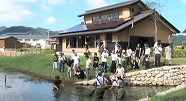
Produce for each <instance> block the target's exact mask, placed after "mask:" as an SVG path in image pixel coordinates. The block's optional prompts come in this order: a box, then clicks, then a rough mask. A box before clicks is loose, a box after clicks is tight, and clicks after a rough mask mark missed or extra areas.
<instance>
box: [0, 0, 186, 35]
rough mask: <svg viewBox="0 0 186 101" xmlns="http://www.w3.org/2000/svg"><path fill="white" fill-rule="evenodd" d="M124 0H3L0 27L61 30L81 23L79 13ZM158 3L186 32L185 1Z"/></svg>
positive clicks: (174, 23)
mask: <svg viewBox="0 0 186 101" xmlns="http://www.w3.org/2000/svg"><path fill="white" fill-rule="evenodd" d="M124 1H127V0H0V7H1V8H0V26H6V27H11V26H27V27H33V28H37V27H42V28H46V29H50V30H53V31H60V30H63V29H66V28H70V27H73V26H75V25H78V24H80V23H81V22H82V21H83V17H78V15H80V14H82V13H84V12H85V11H86V10H90V9H94V8H98V7H102V6H106V5H110V4H115V3H119V2H124ZM152 1H155V0H152ZM156 1H158V0H156ZM159 2H161V3H162V4H164V5H163V6H164V7H163V10H162V11H161V12H160V13H161V14H162V15H163V16H164V17H165V18H166V19H167V20H168V21H169V22H171V23H172V24H173V25H174V26H175V27H176V28H178V30H180V31H181V32H183V30H185V29H186V19H185V17H186V0H160V1H159Z"/></svg>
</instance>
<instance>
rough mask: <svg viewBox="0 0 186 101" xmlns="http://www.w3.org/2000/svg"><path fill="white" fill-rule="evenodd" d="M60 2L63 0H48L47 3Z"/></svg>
mask: <svg viewBox="0 0 186 101" xmlns="http://www.w3.org/2000/svg"><path fill="white" fill-rule="evenodd" d="M62 2H64V0H48V3H49V4H60V3H62Z"/></svg>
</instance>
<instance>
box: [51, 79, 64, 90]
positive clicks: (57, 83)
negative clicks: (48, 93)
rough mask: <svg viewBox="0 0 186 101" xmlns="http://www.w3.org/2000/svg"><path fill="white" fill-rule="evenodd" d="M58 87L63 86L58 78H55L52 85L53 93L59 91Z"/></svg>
mask: <svg viewBox="0 0 186 101" xmlns="http://www.w3.org/2000/svg"><path fill="white" fill-rule="evenodd" d="M60 86H64V84H62V82H61V80H60V77H59V76H55V79H54V84H53V91H57V92H58V91H59V90H60Z"/></svg>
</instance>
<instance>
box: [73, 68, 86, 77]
mask: <svg viewBox="0 0 186 101" xmlns="http://www.w3.org/2000/svg"><path fill="white" fill-rule="evenodd" d="M75 75H76V76H77V78H78V79H81V80H83V79H84V78H85V74H84V72H83V70H82V69H81V68H80V67H78V68H77V71H76V73H75Z"/></svg>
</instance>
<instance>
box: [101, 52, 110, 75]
mask: <svg viewBox="0 0 186 101" xmlns="http://www.w3.org/2000/svg"><path fill="white" fill-rule="evenodd" d="M101 57H102V58H101V59H102V65H103V67H104V69H105V72H107V60H108V57H109V54H108V53H107V49H104V51H103V53H102V54H101Z"/></svg>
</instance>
